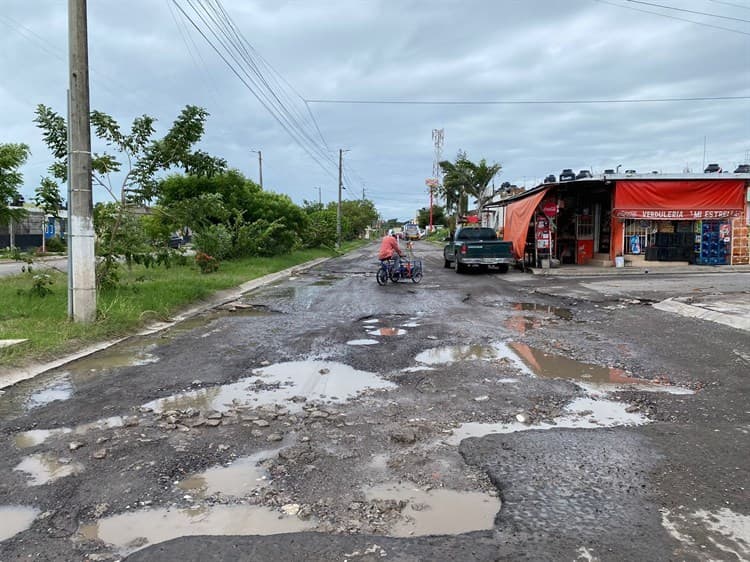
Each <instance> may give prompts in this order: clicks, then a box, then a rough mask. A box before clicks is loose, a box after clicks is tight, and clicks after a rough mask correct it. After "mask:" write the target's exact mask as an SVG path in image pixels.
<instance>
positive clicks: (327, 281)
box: [310, 279, 334, 287]
mask: <svg viewBox="0 0 750 562" xmlns="http://www.w3.org/2000/svg"><path fill="white" fill-rule="evenodd" d="M333 283H334V281H333V280H332V279H321V280H320V281H315V282H313V283H310V285H312V286H314V287H327V286H330V285H333Z"/></svg>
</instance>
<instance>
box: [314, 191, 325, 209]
mask: <svg viewBox="0 0 750 562" xmlns="http://www.w3.org/2000/svg"><path fill="white" fill-rule="evenodd" d="M313 189H317V190H318V205H322V204H323V192H322V191H321V190H320V187H313Z"/></svg>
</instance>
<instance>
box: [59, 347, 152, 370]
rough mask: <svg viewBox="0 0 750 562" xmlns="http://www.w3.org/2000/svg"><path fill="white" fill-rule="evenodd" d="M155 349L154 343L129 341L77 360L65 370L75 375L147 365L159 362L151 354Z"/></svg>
mask: <svg viewBox="0 0 750 562" xmlns="http://www.w3.org/2000/svg"><path fill="white" fill-rule="evenodd" d="M155 348H156V344H155V343H151V344H146V343H144V342H143V340H142V339H139V338H135V339H130V340H128V341H126V342H123V343H120V344H117V345H114V346H112V347H110V348H108V349H105V350H103V351H98V352H96V353H94V354H92V355H89V356H88V357H84V358H82V359H78V360H77V361H74V362H73V363H70V364H68V365H66V367H65V368H66V369H67V370H68V371H70V372H71V373H72V374H74V375H75V374H82V373H93V372H97V373H98V372H101V371H110V370H113V369H121V368H124V367H135V366H138V365H148V364H150V363H156V362H158V361H159V358H158V357H155V356H154V355H152V354H151V352H152V351H153V350H154V349H155Z"/></svg>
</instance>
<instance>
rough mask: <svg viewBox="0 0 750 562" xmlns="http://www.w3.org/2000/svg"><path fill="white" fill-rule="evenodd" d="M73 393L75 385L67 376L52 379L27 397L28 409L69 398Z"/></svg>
mask: <svg viewBox="0 0 750 562" xmlns="http://www.w3.org/2000/svg"><path fill="white" fill-rule="evenodd" d="M72 395H73V386H72V385H71V384H70V379H69V378H68V377H67V376H59V377H55V378H54V379H52V380H51V381H50V382H49V384H48V385H46V386H44V387H42V388H39V389H36V390H35V391H34V392H32V393H31V394H30V395H29V397H28V398H27V399H26V410H27V411H29V410H33V409H34V408H39V407H41V406H46V405H47V404H50V403H52V402H55V401H56V400H67V399H68V398H70V397H71V396H72Z"/></svg>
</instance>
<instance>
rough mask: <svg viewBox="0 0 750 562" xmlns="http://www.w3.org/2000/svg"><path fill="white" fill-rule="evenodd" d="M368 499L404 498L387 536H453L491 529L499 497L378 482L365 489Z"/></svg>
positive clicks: (498, 509) (401, 499)
mask: <svg viewBox="0 0 750 562" xmlns="http://www.w3.org/2000/svg"><path fill="white" fill-rule="evenodd" d="M365 496H366V498H367V500H368V501H373V500H396V501H405V502H407V503H406V506H405V507H404V509H403V510H402V511H401V519H399V520H398V521H397V522H396V523H395V524H394V525H393V527H392V528H391V530H390V533H389V534H390V535H391V536H395V537H411V536H425V535H457V534H460V533H468V532H471V531H480V530H486V529H492V527H493V525H494V521H495V516H496V515H497V512H498V511H500V507H501V502H500V499H499V498H497V497H495V496H491V495H489V494H485V493H482V492H460V491H458V490H449V489H447V488H436V489H432V490H429V491H424V490H420V489H415V488H414V486H413V485H408V484H400V483H386V484H381V485H378V486H375V487H372V488H367V489H366V490H365Z"/></svg>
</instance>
